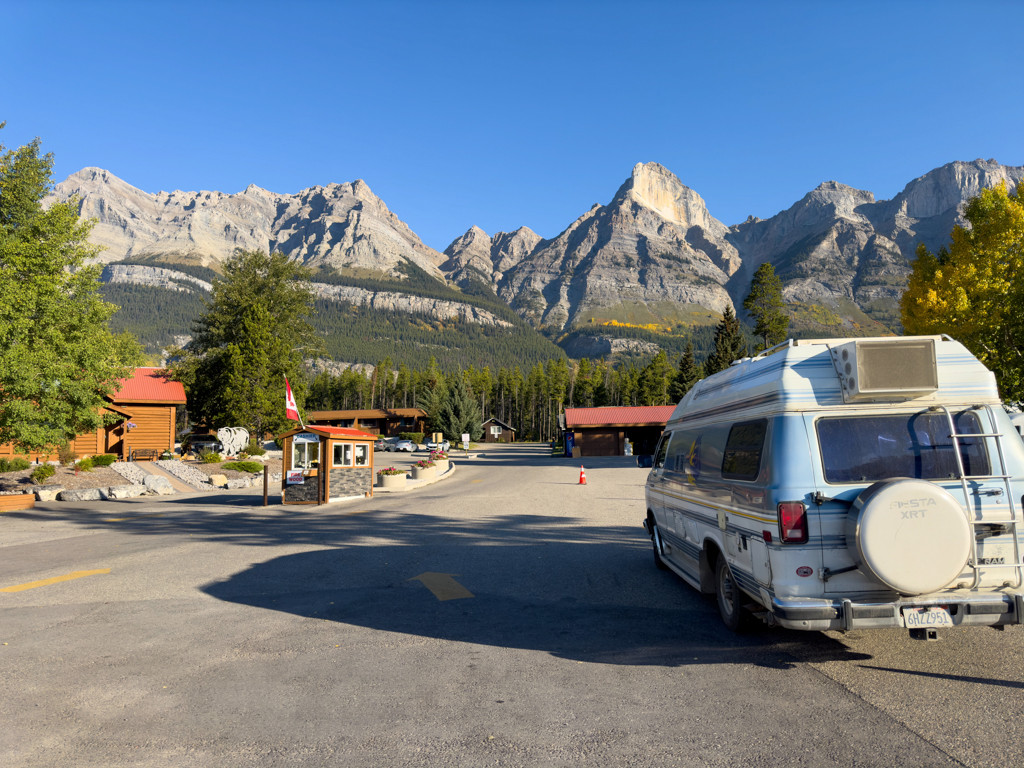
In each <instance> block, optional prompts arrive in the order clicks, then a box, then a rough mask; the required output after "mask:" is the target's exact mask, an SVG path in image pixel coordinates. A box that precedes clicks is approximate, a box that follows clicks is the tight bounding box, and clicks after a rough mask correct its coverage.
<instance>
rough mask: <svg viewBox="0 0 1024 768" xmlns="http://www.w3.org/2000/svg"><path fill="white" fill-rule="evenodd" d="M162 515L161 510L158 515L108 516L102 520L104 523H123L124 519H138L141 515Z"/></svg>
mask: <svg viewBox="0 0 1024 768" xmlns="http://www.w3.org/2000/svg"><path fill="white" fill-rule="evenodd" d="M163 516H164V513H163V512H161V513H160V514H158V515H132V516H131V517H108V518H106V519H105V520H104V521H103V522H104V523H123V522H124V521H125V520H138V519H139V518H143V517H163Z"/></svg>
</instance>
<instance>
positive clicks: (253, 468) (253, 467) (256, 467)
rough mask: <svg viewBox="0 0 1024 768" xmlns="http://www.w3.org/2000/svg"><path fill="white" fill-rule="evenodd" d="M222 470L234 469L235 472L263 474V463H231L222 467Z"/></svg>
mask: <svg viewBox="0 0 1024 768" xmlns="http://www.w3.org/2000/svg"><path fill="white" fill-rule="evenodd" d="M221 469H233V470H234V471H235V472H262V471H263V462H261V461H229V462H228V463H227V464H224V465H222V466H221Z"/></svg>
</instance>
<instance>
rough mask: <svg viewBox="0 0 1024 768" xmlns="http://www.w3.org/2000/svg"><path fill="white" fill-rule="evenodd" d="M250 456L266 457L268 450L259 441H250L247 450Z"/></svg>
mask: <svg viewBox="0 0 1024 768" xmlns="http://www.w3.org/2000/svg"><path fill="white" fill-rule="evenodd" d="M245 452H246V453H248V454H249V455H250V456H266V455H267V451H266V449H265V448H264V447H263V446H262V445H261V444H260V442H259V441H258V440H250V441H249V447H248V448H246V450H245Z"/></svg>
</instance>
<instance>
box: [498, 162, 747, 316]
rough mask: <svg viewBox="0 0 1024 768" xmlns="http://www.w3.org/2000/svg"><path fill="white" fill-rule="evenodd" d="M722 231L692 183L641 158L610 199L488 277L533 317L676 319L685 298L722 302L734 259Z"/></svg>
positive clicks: (718, 307) (720, 305) (717, 306)
mask: <svg viewBox="0 0 1024 768" xmlns="http://www.w3.org/2000/svg"><path fill="white" fill-rule="evenodd" d="M727 233H728V230H727V228H726V227H725V225H723V224H722V223H721V222H720V221H718V220H717V219H714V218H713V217H712V216H711V215H710V214H708V212H707V207H706V206H705V204H704V201H703V200H702V199H701V197H700V196H699V195H698V194H697V193H696V192H694V191H693V190H691V189H689V188H688V187H686V186H685V185H683V184H682V183H681V182H680V181H679V179H677V178H676V177H675V176H674V175H673V174H671V173H670V172H669V171H667V170H666V169H665V168H664V167H662V166H661V165H658V164H657V163H639V164H637V165H636V166H635V167H634V168H633V173H632V175H631V176H630V178H629V179H627V180H626V182H625V183H624V184H623V185H622V186H621V187H620V188H619V191H618V192H617V193H616V195H615V197H614V198H613V199H612V201H611V202H610V203H609V204H608V205H605V206H599V205H595V206H594V207H593V208H591V209H590V210H589V211H587V212H586V213H585V214H583V215H582V216H581V217H580V218H578V219H577V220H576V221H575V222H573V223H572V224H571V225H570V226H569V227H568V229H566V230H565V231H564V232H562V233H561V234H560V235H559V236H558V237H556V238H555V239H553V240H539V241H538V242H537V244H536V245H535V246H534V249H533V251H532V253H530V254H529V255H528V256H525V257H518V258H517V259H516V262H515V263H514V264H513V265H512V266H510V267H508V268H507V269H506V270H504V271H503V272H502V274H501V276H500V278H496V279H495V284H496V286H497V291H498V295H499V296H501V298H503V299H504V300H505V301H507V302H508V303H509V304H510V305H511V306H512V307H513V308H514V309H515V310H516V311H517V312H519V313H520V314H521V315H523V316H524V317H526V318H528V319H529V320H530V321H531V322H533V323H534V324H536V325H553V326H556V327H559V328H565V327H568V326H571V325H574V324H576V323H579V322H583V321H585V320H587V319H589V318H590V317H593V316H595V315H598V316H602V317H604V316H608V317H614V316H616V315H619V314H623V313H627V314H628V313H632V312H635V311H639V312H641V313H642V314H645V315H650V316H652V317H653V318H654V319H662V318H665V319H676V318H677V316H678V313H679V310H680V308H685V307H687V306H690V305H700V306H702V307H706V308H709V309H711V310H713V311H714V312H722V311H724V309H725V307H726V306H728V305H730V304H731V303H732V300H731V299H730V297H729V294H728V292H727V291H726V289H725V287H724V286H725V284H726V283H727V282H728V280H729V276H730V275H731V274H733V273H734V272H735V271H736V270H737V269H739V266H740V262H739V259H738V257H737V254H736V249H735V248H734V247H733V246H732V245H731V244H730V243H729V242H728V241H727V240H726V239H725V235H726V234H727Z"/></svg>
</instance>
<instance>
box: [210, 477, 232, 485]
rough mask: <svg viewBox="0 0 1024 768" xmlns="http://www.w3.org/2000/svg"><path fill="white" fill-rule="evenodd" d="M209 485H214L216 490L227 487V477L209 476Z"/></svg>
mask: <svg viewBox="0 0 1024 768" xmlns="http://www.w3.org/2000/svg"><path fill="white" fill-rule="evenodd" d="M210 485H215V486H217V487H218V488H227V487H228V477H227V475H210Z"/></svg>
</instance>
